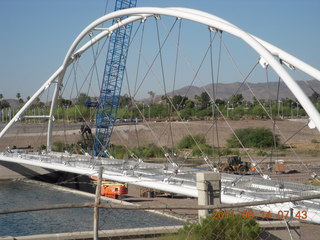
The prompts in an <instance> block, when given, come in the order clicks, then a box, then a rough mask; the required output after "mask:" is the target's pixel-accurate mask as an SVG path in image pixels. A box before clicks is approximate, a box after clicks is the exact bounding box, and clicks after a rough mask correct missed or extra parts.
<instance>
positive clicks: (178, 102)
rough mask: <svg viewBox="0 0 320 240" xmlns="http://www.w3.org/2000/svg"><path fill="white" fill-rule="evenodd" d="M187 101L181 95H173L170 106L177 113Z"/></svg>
mask: <svg viewBox="0 0 320 240" xmlns="http://www.w3.org/2000/svg"><path fill="white" fill-rule="evenodd" d="M187 100H188V98H187V97H183V96H181V95H175V96H173V98H172V104H173V106H174V108H176V109H177V111H180V110H182V109H183V108H184V107H185V104H186V102H187Z"/></svg>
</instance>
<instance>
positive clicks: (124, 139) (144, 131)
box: [0, 120, 320, 151]
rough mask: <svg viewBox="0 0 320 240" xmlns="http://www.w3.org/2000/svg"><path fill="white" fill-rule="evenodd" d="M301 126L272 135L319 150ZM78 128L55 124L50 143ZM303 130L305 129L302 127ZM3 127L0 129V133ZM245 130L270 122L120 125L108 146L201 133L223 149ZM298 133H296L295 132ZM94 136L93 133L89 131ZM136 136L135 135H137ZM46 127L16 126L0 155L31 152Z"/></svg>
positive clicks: (285, 124)
mask: <svg viewBox="0 0 320 240" xmlns="http://www.w3.org/2000/svg"><path fill="white" fill-rule="evenodd" d="M305 125H306V123H305V122H301V121H290V120H282V121H277V122H276V134H278V135H280V136H281V140H282V142H284V141H285V140H287V139H289V138H290V140H289V141H288V143H290V144H293V145H294V146H295V147H298V148H308V149H316V150H320V144H318V143H311V141H313V142H316V141H319V142H320V135H319V133H318V131H317V130H315V129H309V128H308V127H307V126H305ZM80 126H81V124H80V123H79V124H75V123H72V124H70V123H57V124H55V126H54V132H53V140H54V141H66V142H67V143H72V142H75V141H77V140H81V134H80ZM304 126H305V127H304ZM3 127H4V125H3V124H2V125H0V129H2V128H3ZM246 127H266V128H269V129H272V128H273V124H272V122H271V121H267V120H265V121H264V120H238V121H228V122H225V121H222V120H219V121H218V122H217V124H213V123H212V122H210V121H192V122H171V123H170V122H147V123H139V124H138V125H121V126H116V127H115V129H114V133H113V136H112V138H111V142H112V143H114V144H124V145H128V146H134V145H137V143H139V144H140V145H143V144H147V143H151V142H153V143H157V144H158V145H162V146H165V145H166V146H171V145H172V142H173V143H174V144H175V143H177V142H178V141H179V140H180V139H181V138H182V137H183V136H185V135H187V134H198V133H202V134H205V135H206V138H207V142H208V143H210V144H214V145H215V146H225V144H226V139H227V138H229V137H230V135H231V134H232V129H233V130H235V129H238V128H246ZM300 129H302V130H301V131H299V132H298V133H297V131H298V130H300ZM93 132H94V129H93ZM137 133H138V134H137ZM45 140H46V125H45V124H34V123H32V124H19V125H16V126H14V128H13V129H10V130H9V131H8V133H7V134H6V135H5V137H4V138H2V139H0V151H1V150H3V148H4V147H5V146H8V145H11V146H12V145H16V146H26V145H30V144H31V145H32V146H34V147H35V148H36V147H38V146H39V145H41V144H45Z"/></svg>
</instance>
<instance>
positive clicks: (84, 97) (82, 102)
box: [77, 93, 91, 105]
mask: <svg viewBox="0 0 320 240" xmlns="http://www.w3.org/2000/svg"><path fill="white" fill-rule="evenodd" d="M90 100H91V98H90V97H89V96H88V95H87V94H85V93H80V94H79V97H78V101H77V104H79V105H85V104H86V102H87V101H90Z"/></svg>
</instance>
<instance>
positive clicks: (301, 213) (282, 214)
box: [278, 210, 308, 219]
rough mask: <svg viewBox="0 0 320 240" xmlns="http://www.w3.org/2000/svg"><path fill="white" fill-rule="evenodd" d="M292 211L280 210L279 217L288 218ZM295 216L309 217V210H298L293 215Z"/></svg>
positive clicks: (300, 217)
mask: <svg viewBox="0 0 320 240" xmlns="http://www.w3.org/2000/svg"><path fill="white" fill-rule="evenodd" d="M289 213H290V211H289V210H287V211H286V210H284V211H282V210H280V211H278V219H288V218H289V217H290V216H289ZM293 216H294V217H295V218H299V219H307V218H308V212H307V211H306V210H303V211H297V212H296V214H294V215H293Z"/></svg>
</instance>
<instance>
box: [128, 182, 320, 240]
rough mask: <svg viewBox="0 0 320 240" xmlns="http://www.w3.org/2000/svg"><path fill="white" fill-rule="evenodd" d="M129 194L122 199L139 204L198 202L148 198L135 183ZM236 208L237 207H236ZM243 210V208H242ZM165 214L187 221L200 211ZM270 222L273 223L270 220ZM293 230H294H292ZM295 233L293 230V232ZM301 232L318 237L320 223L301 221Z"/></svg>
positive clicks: (308, 239) (308, 237)
mask: <svg viewBox="0 0 320 240" xmlns="http://www.w3.org/2000/svg"><path fill="white" fill-rule="evenodd" d="M128 189H129V192H128V195H126V196H124V197H123V198H122V200H124V201H126V202H131V203H134V204H138V205H173V206H175V205H176V206H179V205H180V206H181V205H189V206H190V207H191V206H196V205H197V203H198V199H195V198H188V197H183V196H174V197H164V196H163V197H154V198H146V197H140V193H141V189H140V187H138V186H135V185H129V187H128ZM235 210H236V209H235ZM242 210H243V209H242ZM162 212H163V213H165V214H169V215H172V216H174V217H178V218H181V219H184V220H187V221H197V219H198V212H197V211H196V210H188V209H183V210H182V209H181V210H177V209H172V210H166V211H162ZM270 224H272V223H271V222H270ZM292 231H293V230H292ZM282 232H283V235H284V236H287V238H285V239H290V234H289V233H287V232H286V230H283V231H282ZM291 234H293V232H291ZM300 234H301V239H302V240H315V239H318V236H319V234H320V225H319V224H310V223H303V222H300Z"/></svg>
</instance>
